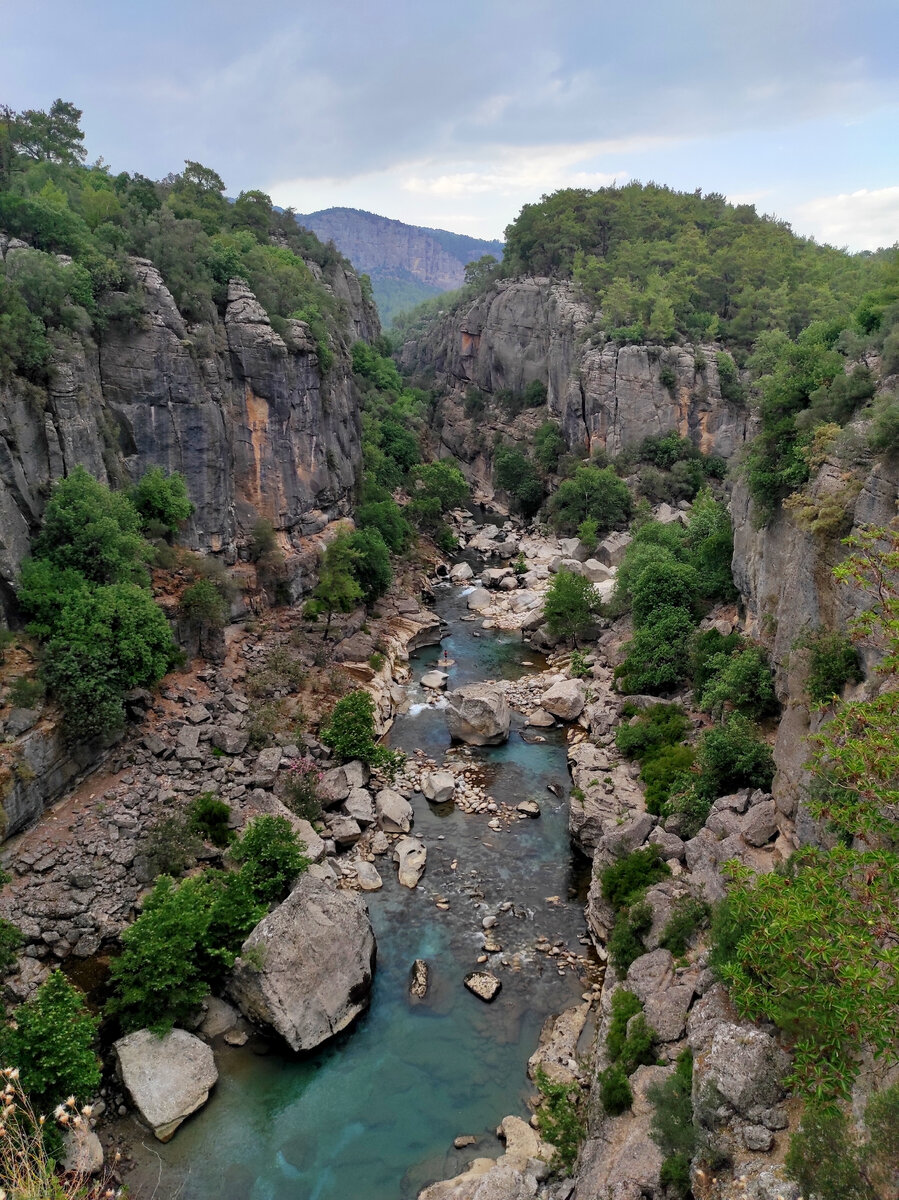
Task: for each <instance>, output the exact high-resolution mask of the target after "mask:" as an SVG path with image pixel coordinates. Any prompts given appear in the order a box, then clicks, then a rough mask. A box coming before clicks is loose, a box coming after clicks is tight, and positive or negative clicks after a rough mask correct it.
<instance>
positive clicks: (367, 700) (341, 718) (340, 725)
mask: <svg viewBox="0 0 899 1200" xmlns="http://www.w3.org/2000/svg"><path fill="white" fill-rule="evenodd" d="M320 736H321V740H322V741H323V742H324V744H325V745H326V746H330V747H331V749H332V750H333V751H334V754H335V756H336V758H337V759H338V760H339V761H340V762H350V761H352V760H353V759H357V758H358V759H360V760H361V761H362V762H364V763H368V765H369V766H371V767H373V766H377V765H379V764H383V763H384V762H385V761H386V759H387V756H388V755H389V751H387V750H386V749H385V748H384V747H383V746H379V745H378V744H377V742H376V741H375V704H374V701H373V700H372V698H371V696H370V694H369V693H368V692H365V691H362V690H361V689H360V690H358V691H354V692H350V693H349V694H348V695H346V696H341V698H340V699H339V700H338V701H337V703H336V704H335V705H334V711H333V712H332V713H331V719H330V721H329V722H328V724H327V725H325V726H323V728H322V730H321V734H320Z"/></svg>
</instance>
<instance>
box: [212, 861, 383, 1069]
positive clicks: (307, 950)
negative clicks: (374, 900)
mask: <svg viewBox="0 0 899 1200" xmlns="http://www.w3.org/2000/svg"><path fill="white" fill-rule="evenodd" d="M374 962H375V936H374V933H373V932H372V928H371V921H370V920H369V916H368V909H367V908H366V906H365V902H364V900H363V899H362V897H361V896H359V895H358V894H357V893H355V892H347V891H338V889H337V888H336V887H335V886H334V885H333V883H331V882H330V881H328V880H326V879H318V878H315V877H313V876H312V875H309V874H306V875H304V876H302V877H301V879H300V881H299V883H298V884H297V886H296V887H295V888H294V889H293V891H292V892H291V893H290V895H289V896H288V897H287V899H286V900H285V901H284V903H283V904H279V905H278V907H277V908H276V909H275V910H274V911H273V912H271V913H269V914H268V916H267V917H263V919H262V920H261V921H260V922H259V924H258V925H257V926H256V928H255V929H254V930H253V932H252V933H251V934H250V936H249V937H248V938H247V940H246V941H245V942H244V944H243V946H242V947H241V951H240V957H239V958H238V959H237V961H236V963H235V964H234V969H233V971H232V972H231V976H230V979H229V982H228V991H229V993H230V995H231V997H232V998H233V999H234V1001H235V1002H236V1003H237V1005H238V1007H239V1008H240V1010H241V1012H242V1013H243V1014H244V1016H246V1017H248V1018H249V1019H250V1020H251V1021H256V1022H257V1023H258V1024H260V1025H264V1026H267V1027H268V1028H270V1029H274V1030H275V1032H276V1033H279V1034H280V1035H281V1037H283V1038H284V1040H285V1041H286V1042H287V1044H288V1045H289V1046H290V1048H291V1049H292V1050H311V1049H313V1048H314V1047H315V1046H318V1045H320V1044H321V1043H322V1042H324V1041H327V1039H328V1038H330V1037H333V1036H334V1034H336V1033H339V1032H340V1031H341V1030H342V1029H345V1028H346V1027H347V1025H349V1024H350V1023H351V1022H352V1021H353V1020H355V1018H356V1017H357V1016H358V1015H359V1014H360V1013H361V1012H362V1011H363V1010H364V1009H365V1008H366V1007H367V1005H368V999H369V992H370V991H371V981H372V972H373V970H374Z"/></svg>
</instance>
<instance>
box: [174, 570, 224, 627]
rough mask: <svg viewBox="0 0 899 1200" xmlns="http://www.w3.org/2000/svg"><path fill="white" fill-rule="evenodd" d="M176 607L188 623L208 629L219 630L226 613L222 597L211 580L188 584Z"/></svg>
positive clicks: (200, 580) (199, 580)
mask: <svg viewBox="0 0 899 1200" xmlns="http://www.w3.org/2000/svg"><path fill="white" fill-rule="evenodd" d="M178 607H179V608H180V609H181V611H182V612H183V613H184V615H185V616H186V617H187V619H188V620H189V621H193V622H194V623H195V624H197V625H202V626H205V627H206V628H209V629H221V628H222V626H223V625H224V624H225V617H226V616H227V611H228V609H227V605H226V604H225V600H224V597H223V596H222V594H221V592H220V591H219V589H218V588H217V587H216V586H215V584H214V583H213V582H212V580H211V579H198V580H197V582H196V583H191V584H188V586H187V587H186V588H185V589H184V591H183V592H182V593H181V599H180V600H179V602H178Z"/></svg>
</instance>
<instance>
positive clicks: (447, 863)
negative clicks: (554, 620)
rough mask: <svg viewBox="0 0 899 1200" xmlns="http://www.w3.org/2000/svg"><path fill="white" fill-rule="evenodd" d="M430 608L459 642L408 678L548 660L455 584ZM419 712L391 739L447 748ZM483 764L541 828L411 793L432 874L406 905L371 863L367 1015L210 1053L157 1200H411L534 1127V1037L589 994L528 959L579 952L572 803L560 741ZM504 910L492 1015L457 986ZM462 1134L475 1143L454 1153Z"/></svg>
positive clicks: (524, 747) (418, 663) (510, 668)
mask: <svg viewBox="0 0 899 1200" xmlns="http://www.w3.org/2000/svg"><path fill="white" fill-rule="evenodd" d="M438 609H439V611H441V613H442V615H444V616H445V617H446V618H447V619H448V620H449V621H450V624H451V628H450V635H449V636H448V637H447V638H446V639H445V640H444V642H443V645H442V646H441V647H440V648H439V649H438V648H437V647H431V648H428V649H426V650H424V651H422V652H421V654H420V655H419V656H417V657H416V658H415V659H414V660H413V663H412V666H413V672H414V677H415V679H416V680H417V679H418V678H419V677H420V676H421V674H422V673H423V671H425V670H426V669H427V668H428V666H429V665H430V664H432V663H433V662H434V661H435V660H436V659H437V658H438V657H442V655H443V648H444V647H445V648H447V649H448V650H449V653H450V656H451V657H452V658H454V659H455V660H456V665H455V666H454V667H453V668H451V674H452V681H453V683H461V682H466V681H470V680H473V679H483V678H486V677H489V676H491V675H493V676H497V675H503V676H505V677H515V676H517V675H520V674H522V673H523V672H526V671H527V670H528V669H529V668H528V667H527V666H523V665H522V664H523V661H524V660H527V659H530V660H531V661H532V662H533V663H534V664H535V665H537V664H538V662H539V660H538V659H537V658H536V657H535V656H534V655H533V654H530V653H529V652H528V651H527V649H526V648H525V647H524V646H522V645H521V644H520V643H519V642H518V641H517V639H516V638H514V637H509V636H506V637H505V638H497V637H492V636H491V635H490V634H487V633H484V634H482V636H481V637H480V638H478V637H475V636H474V635H475V633H476V632H478V630H477V626H472V625H471V624H467V623H461V622H459V621H458V617H459V615H460V614H461V613H462V612H464V601H463V599H462V596H461V594H460V589H449V588H447V589H444V590H442V591H441V593H440V595H439V598H438ZM425 699H426V696H425V695H424V694H423V693H422V692H421V689H420V688H418V686H417V684H412V685H411V686H410V689H409V700H410V703H411V706H412V710H411V712H410V713H407V714H405V715H401V716H400V717H399V718H398V719H397V722H396V725H395V728H394V730H393V734H392V739H391V740H392V743H393V745H395V746H398V747H401V748H403V749H405V750H407V751H414V750H415V749H416V748H423V749H425V750H426V752H428V753H429V754H433V755H434V756H439V755H441V754H442V753H443V751H444V750H445V749H446V748H447V746H448V745H449V738H448V736H447V733H446V726H445V723H444V719H443V715H442V712H441V711H440V710H439V709H437V708H434V707H422V702H423V701H424V700H425ZM476 757H477V759H478V760H479V761H480V762H482V763H483V767H484V770H485V773H486V775H487V777H488V779H489V781H490V782H489V790H490V793H491V795H493V796H494V797H496V798H497V799H506V800H510V801H514V802H517V801H518V800H520V799H523V798H525V797H527V796H532V797H534V798H536V799H538V800H539V801H540V803H541V806H542V809H543V815H542V817H541V819H540V820H537V821H519V822H517V823H515V824H513V826H512V827H511V828H510V829H509V830H506V831H503V832H500V833H494V832H493V831H492V830H490V829H489V828H487V824H486V822H487V818H486V817H481V816H468V817H466V816H464V815H463V814H461V813H459V812H458V811H456V810H455V809H454V808H453V807H452V806H443V808H442V809H440V810H438V809H434V808H432V807H431V806H430V805H428V803H427V802H426V801H425V800H424V799H423V797H421V796H417V797H415V799H414V800H413V805H414V807H415V828H414V832H415V833H416V834H417V835H418V836H419V837H421V838H423V840H424V841H425V843H426V844H427V847H428V867H427V872H426V874H425V876H424V879H423V880H422V882H421V884H420V885H419V887H418V889H417V890H416V891H414V892H410V891H408V890H407V889H404V888H400V887H399V886H398V884H397V883H396V879H395V872H394V868H392V867H391V865H389V863H388V862H387V861H386V860H385V859H380V860H379V861H378V867H379V870H380V871H381V873H382V875H383V876H384V880H385V886H384V889H383V890H382V891H380V892H376V893H372V894H371V895H369V897H368V903H369V908H370V911H371V917H372V923H373V925H374V928H375V933H376V936H377V941H378V965H377V970H376V973H375V983H374V991H373V994H372V1003H371V1007H370V1009H369V1011H368V1012H367V1013H366V1015H365V1016H364V1017H362V1018H361V1019H360V1020H359V1021H357V1022H356V1024H355V1025H354V1026H353V1027H352V1028H351V1029H350V1030H348V1031H346V1033H344V1034H343V1035H342V1036H341V1037H340V1038H338V1039H337V1040H336V1041H334V1042H333V1043H331V1044H329V1045H328V1046H327V1047H326V1048H325V1049H323V1050H322V1051H320V1052H319V1053H316V1054H314V1055H312V1056H309V1057H306V1058H302V1059H299V1058H285V1057H282V1056H281V1055H280V1054H276V1053H271V1054H268V1055H265V1056H259V1055H257V1054H254V1053H253V1052H252V1051H251V1050H250V1049H249V1048H248V1049H243V1050H233V1049H230V1048H229V1047H227V1046H222V1047H221V1048H218V1047H217V1048H216V1053H217V1060H218V1064H219V1071H220V1078H219V1082H218V1085H217V1087H216V1090H215V1093H214V1095H213V1098H212V1100H211V1101H210V1103H209V1104H208V1105H207V1106H206V1108H205V1109H204V1110H203V1111H202V1112H201V1113H199V1114H198V1115H197V1116H196V1117H195V1118H193V1119H192V1120H191V1121H189V1122H188V1123H186V1124H185V1125H184V1126H183V1127H182V1128H181V1129H180V1130H179V1131H178V1133H177V1135H176V1137H175V1139H174V1140H173V1141H172V1142H171V1143H169V1145H168V1146H162V1147H159V1153H160V1155H161V1156H162V1163H163V1167H162V1170H163V1176H164V1178H165V1181H166V1185H167V1186H166V1191H165V1194H171V1193H170V1192H169V1190H168V1189H169V1186H170V1185H171V1184H173V1183H180V1184H181V1188H182V1190H181V1192H180V1195H181V1196H183V1197H184V1200H213V1198H215V1200H225V1198H227V1200H241V1198H243V1197H246V1198H247V1200H288V1198H290V1200H407V1198H411V1197H414V1196H416V1195H417V1193H418V1191H419V1189H420V1188H421V1187H423V1186H424V1185H425V1184H426V1183H429V1182H431V1181H433V1180H434V1179H438V1178H444V1177H446V1176H447V1175H451V1174H455V1173H456V1172H458V1171H459V1170H461V1169H463V1167H464V1165H465V1163H466V1162H467V1161H469V1160H470V1159H471V1158H473V1157H475V1156H477V1155H478V1154H485V1153H486V1154H495V1153H497V1152H498V1143H497V1142H496V1140H495V1137H494V1135H493V1130H494V1129H495V1126H496V1125H497V1124H498V1122H499V1121H500V1120H501V1119H502V1117H504V1116H505V1115H506V1114H507V1113H520V1114H522V1115H527V1108H526V1104H525V1098H526V1096H527V1095H528V1094H529V1092H531V1091H532V1090H533V1089H532V1086H531V1085H530V1084H529V1082H528V1080H527V1077H526V1063H527V1059H528V1056H529V1055H530V1054H531V1053H532V1052H533V1050H534V1048H535V1046H536V1044H537V1039H538V1036H539V1032H540V1027H541V1024H542V1022H543V1020H544V1018H545V1017H546V1016H547V1014H549V1013H551V1012H557V1011H559V1010H560V1009H562V1008H564V1007H566V1006H567V1005H568V1004H571V1003H572V1002H573V1001H574V1000H575V999H576V998H577V997H578V996H579V994H580V992H581V991H582V990H583V985H582V983H580V982H579V981H578V980H577V978H576V976H574V975H573V974H571V973H567V974H566V975H565V977H564V978H560V977H559V975H558V972H557V970H556V968H555V965H554V964H553V962H552V960H547V959H546V958H545V957H544V956H541V955H536V954H535V953H534V951H533V945H534V941H535V939H536V938H537V936H538V935H540V934H545V935H547V936H548V937H550V938H551V939H555V938H557V937H564V938H565V939H566V941H567V942H568V944H569V946H570V947H571V948H572V949H579V947H578V944H577V937H578V936H579V935H580V934H581V933H582V932H583V928H584V923H583V909H582V906H581V904H580V903H579V902H578V899H577V895H576V892H577V882H578V881H577V879H576V877H575V874H574V871H573V867H572V861H571V853H570V850H569V845H568V835H567V813H566V803H567V802H565V801H562V800H557V799H556V798H555V797H554V796H553V795H552V794H551V793H550V792H548V791H547V784H549V783H556V784H560V785H561V786H562V788H563V794H564V795H567V786H566V785H567V770H566V762H565V751H564V742H563V740H562V739H561V737H560V735H558V734H556V735H553V734H550V736H549V737H548V738H547V742H546V744H544V745H528V744H526V743H525V742H524V741H522V739H521V738H520V737H519V736H518V734H517V732H516V731H515V730H514V729H513V733H512V736H511V737H510V740H509V742H508V743H507V744H506V745H504V746H501V747H498V748H495V749H490V750H483V751H478V752H476ZM454 863H455V869H453V865H452V864H454ZM436 897H445V898H446V899H447V900H448V901H449V905H450V908H449V911H447V912H443V911H441V910H440V909H437V908H436V907H435V906H434V900H435V898H436ZM506 901H510V902H511V903H512V909H511V910H510V911H508V912H505V913H500V914H499V918H498V922H497V925H496V927H495V929H494V931H493V932H494V935H495V936H496V937H497V938H498V940H499V941H500V943H501V944H502V946H503V952H502V954H501V955H497V956H494V958H493V959H492V966H493V969H494V970H495V971H496V973H497V974H498V975H499V977H500V978H501V979H502V981H503V990H502V992H501V993H500V995H499V997H498V998H497V1000H496V1001H495V1002H494V1003H493V1004H492V1005H489V1006H488V1005H485V1004H483V1003H482V1002H481V1001H480V1000H478V999H476V998H475V997H474V996H472V995H470V994H469V993H468V992H467V991H466V990H465V988H464V987H463V984H462V979H463V976H464V975H465V974H466V973H467V972H468V971H470V970H472V969H473V968H474V967H475V965H476V958H477V955H478V953H479V952H480V948H481V943H482V934H481V919H482V917H484V916H485V915H487V914H488V913H490V914H495V913H496V912H497V909H498V906H499V905H500V904H501V903H503V902H506ZM415 958H426V959H428V960H429V962H430V964H431V970H432V985H431V990H430V992H429V996H428V999H427V1001H426V1003H425V1004H422V1005H418V1006H413V1005H411V1004H410V1003H409V1001H408V999H407V984H408V977H409V969H410V967H411V964H412V962H413V960H414V959H415ZM497 959H504V960H505V962H506V964H507V965H506V966H502V965H499V964H498V963H497ZM463 1133H464V1134H474V1135H476V1136H477V1137H478V1138H479V1139H480V1140H479V1144H478V1145H477V1146H474V1147H470V1148H468V1149H467V1150H466V1151H461V1152H460V1151H455V1150H453V1148H452V1141H453V1138H454V1137H456V1136H457V1135H459V1134H463Z"/></svg>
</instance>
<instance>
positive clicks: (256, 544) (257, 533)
mask: <svg viewBox="0 0 899 1200" xmlns="http://www.w3.org/2000/svg"><path fill="white" fill-rule="evenodd" d="M277 549H278V535H277V534H276V533H275V527H274V525H273V524H272V523H271V521H269V520H267V519H266V518H265V517H260V518H259V520H258V521H256V522H255V523H254V525H253V529H252V532H251V534H250V546H249V550H250V562H259V560H260V559H262V558H265V556H266V555H268V554H272V553H274V552H275V551H276V550H277Z"/></svg>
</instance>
